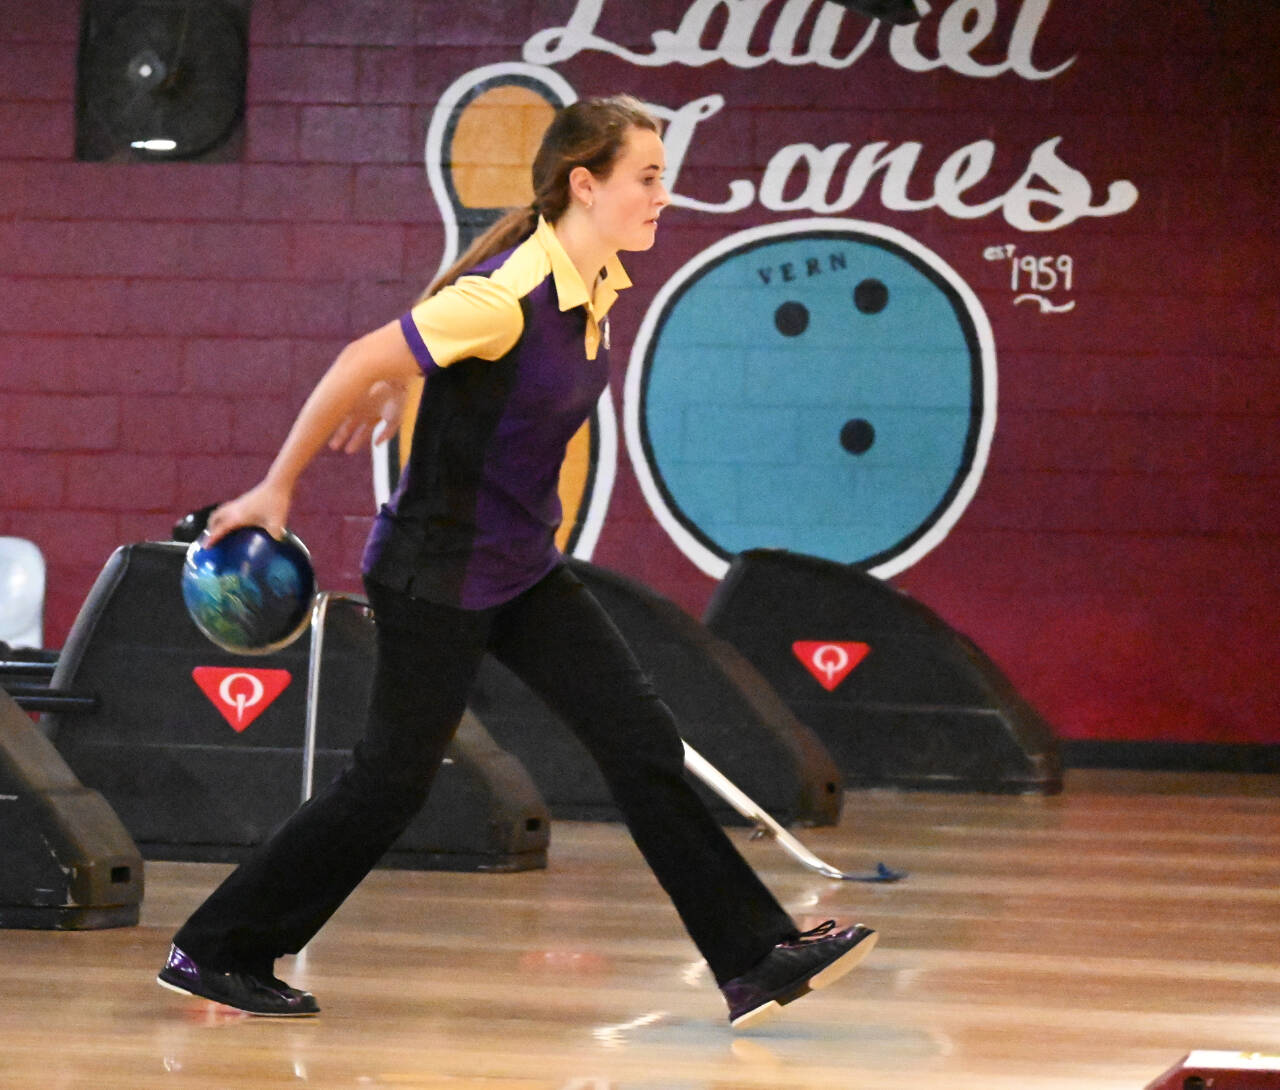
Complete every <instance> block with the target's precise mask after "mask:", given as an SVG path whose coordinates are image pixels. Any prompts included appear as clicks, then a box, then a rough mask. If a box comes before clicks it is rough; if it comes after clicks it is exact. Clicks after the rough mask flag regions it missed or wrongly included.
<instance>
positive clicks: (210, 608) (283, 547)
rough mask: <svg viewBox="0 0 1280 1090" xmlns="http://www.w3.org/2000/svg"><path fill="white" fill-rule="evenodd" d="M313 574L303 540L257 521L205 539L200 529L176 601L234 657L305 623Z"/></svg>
mask: <svg viewBox="0 0 1280 1090" xmlns="http://www.w3.org/2000/svg"><path fill="white" fill-rule="evenodd" d="M315 589H316V578H315V572H314V570H313V569H312V567H311V557H310V554H308V552H307V549H306V546H305V545H303V544H302V542H301V541H300V540H299V539H298V538H297V537H295V536H294V535H293V534H291V533H288V532H287V531H286V533H285V536H284V538H283V539H282V540H280V541H277V540H276V539H275V538H273V537H272V536H271V535H270V534H269V533H267V532H266V531H265V530H263V529H260V528H259V527H257V526H245V527H241V528H240V529H239V530H233V531H232V532H231V533H229V534H227V536H226V537H224V538H221V539H220V540H218V541H216V542H214V543H213V544H212V545H210V544H208V535H207V534H201V535H200V537H199V538H197V539H196V540H195V541H193V542H192V543H191V546H190V548H188V549H187V557H186V561H185V562H184V563H183V565H182V600H183V602H185V603H186V607H187V612H188V613H189V614H190V615H191V619H192V621H194V622H195V625H196V627H197V628H198V629H200V631H201V632H202V633H203V634H204V635H205V636H206V637H208V639H209V640H210V641H211V642H212V643H214V644H216V645H217V646H218V647H221V648H222V649H223V650H224V651H231V652H233V653H234V654H237V655H267V654H270V653H271V652H273V651H279V650H280V649H281V648H284V647H287V646H288V645H289V644H291V643H293V641H294V640H296V639H297V638H298V637H299V636H300V635H302V633H303V631H304V630H305V629H306V627H307V622H308V621H309V620H310V617H311V602H312V599H313V597H314V596H315Z"/></svg>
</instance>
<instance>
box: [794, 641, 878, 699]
mask: <svg viewBox="0 0 1280 1090" xmlns="http://www.w3.org/2000/svg"><path fill="white" fill-rule="evenodd" d="M791 650H792V651H793V652H795V656H796V658H798V659H799V660H800V661H801V662H802V663H804V665H805V669H807V670H808V671H809V673H811V674H812V675H813V676H814V677H815V678H816V679H817V681H818V684H819V685H821V686H822V687H823V688H824V689H826V690H827V692H832V691H834V690H835V688H836V686H838V685H839V684H840V683H841V682H842V681H844V679H845V678H847V677H848V676H849V675H850V674H851V673H852V672H853V668H854V667H855V666H857V665H858V663H860V662H861V661H862V660H863V659H865V658H866V657H867V655H869V654H870V653H871V645H870V644H866V643H849V642H847V641H844V642H842V641H839V640H826V641H824V640H797V641H796V642H795V643H793V644H792V645H791Z"/></svg>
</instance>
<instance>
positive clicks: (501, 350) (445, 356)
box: [400, 276, 524, 374]
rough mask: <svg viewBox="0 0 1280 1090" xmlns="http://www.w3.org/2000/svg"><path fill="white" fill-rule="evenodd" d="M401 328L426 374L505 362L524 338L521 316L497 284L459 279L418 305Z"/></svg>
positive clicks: (480, 278) (509, 293)
mask: <svg viewBox="0 0 1280 1090" xmlns="http://www.w3.org/2000/svg"><path fill="white" fill-rule="evenodd" d="M400 324H401V328H402V329H403V330H404V334H405V339H406V340H408V342H409V347H410V348H411V349H412V350H413V353H414V355H415V356H416V357H417V359H418V363H419V364H420V365H421V366H422V369H423V371H425V372H427V373H428V374H429V373H430V372H431V371H433V370H435V369H436V368H439V367H448V366H449V365H450V364H451V363H456V362H457V361H458V360H463V359H470V358H472V357H478V358H479V359H482V360H496V359H499V358H500V357H502V356H505V355H506V354H507V353H508V352H510V351H511V349H512V347H513V346H514V345H515V343H516V341H518V340H519V339H520V334H521V333H523V332H524V313H523V311H521V309H520V300H519V299H518V298H517V297H516V295H515V293H514V292H513V291H512V290H511V288H510V287H508V286H507V285H506V284H504V283H502V282H501V281H500V280H497V279H494V278H492V277H488V276H462V277H459V278H458V279H457V280H456V281H455V282H454V283H452V284H450V285H449V286H448V287H447V288H442V289H441V290H440V291H438V292H436V294H435V295H433V296H431V298H430V299H424V300H423V301H422V302H421V303H418V304H417V305H416V306H415V307H414V308H413V309H412V310H410V311H409V313H408V314H406V315H405V316H404V318H403V319H401V323H400ZM415 339H416V342H417V343H415Z"/></svg>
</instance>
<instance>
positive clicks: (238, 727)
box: [191, 666, 292, 733]
mask: <svg viewBox="0 0 1280 1090" xmlns="http://www.w3.org/2000/svg"><path fill="white" fill-rule="evenodd" d="M191 676H192V677H193V678H195V680H196V684H197V685H199V686H200V688H201V689H202V690H204V695H205V696H207V697H208V698H209V702H210V703H211V704H212V705H213V706H214V707H215V708H217V709H218V711H220V712H221V713H222V718H223V719H225V720H226V721H227V722H228V723H229V724H230V725H231V729H232V730H234V731H236V732H237V733H239V732H240V731H242V730H244V729H245V727H247V726H248V725H249V724H250V723H252V722H253V721H254V720H255V719H257V718H258V716H260V715H261V714H262V713H263V712H264V711H266V710H267V706H268V705H269V704H270V703H271V702H272V701H273V700H275V698H276V697H278V696H279V695H280V694H281V693H282V692H284V690H285V688H286V686H288V684H289V682H290V680H291V678H292V675H291V674H290V673H289V671H288V670H246V669H245V668H244V667H243V666H197V667H196V668H195V669H194V670H192V671H191Z"/></svg>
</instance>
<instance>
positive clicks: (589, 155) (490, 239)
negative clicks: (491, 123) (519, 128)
mask: <svg viewBox="0 0 1280 1090" xmlns="http://www.w3.org/2000/svg"><path fill="white" fill-rule="evenodd" d="M633 128H636V129H648V130H649V131H650V132H658V131H659V128H658V122H657V120H656V119H655V118H654V116H653V115H652V114H651V113H649V112H648V111H647V110H646V109H645V108H644V106H643V105H642V104H641V103H640V101H639V100H638V99H635V98H632V97H631V96H630V95H612V96H610V97H609V98H588V99H582V100H581V101H579V102H575V103H573V104H572V105H571V106H566V107H565V108H564V109H562V110H559V111H557V113H556V116H555V117H554V118H553V119H552V121H551V124H550V125H549V126H548V127H547V131H546V133H545V134H544V135H543V137H542V145H541V146H540V147H539V148H538V154H537V155H536V156H535V157H534V160H533V192H534V198H533V203H532V204H531V205H527V206H526V207H524V208H513V209H511V211H509V212H507V213H506V215H504V216H503V217H502V218H501V219H500V220H498V222H497V223H495V224H494V225H493V226H492V227H490V228H489V230H487V231H486V232H485V233H484V234H483V235H481V236H480V237H479V238H478V239H476V240H475V242H473V243H472V244H471V245H470V246H468V247H467V250H466V253H464V254H463V255H462V256H461V257H460V258H458V260H457V261H455V262H454V263H453V264H452V265H450V266H449V268H448V269H446V270H445V271H444V272H443V273H441V274H440V276H438V277H436V278H435V280H433V281H432V282H431V284H430V285H429V286H428V288H427V290H426V291H424V292H423V293H422V295H421V296H420V297H419V301H421V300H422V299H427V298H429V297H430V296H432V295H435V293H436V292H438V291H439V290H440V289H441V288H444V287H447V286H448V285H450V284H452V283H453V282H454V281H455V280H457V279H458V277H460V276H462V275H463V274H464V273H466V272H468V271H469V270H471V269H473V268H475V267H476V266H477V265H479V264H480V262H482V261H484V260H485V258H488V257H492V256H493V255H494V254H497V253H501V252H502V251H503V250H507V249H510V248H511V247H513V246H515V245H517V244H518V243H520V242H523V241H524V240H525V239H526V238H528V237H529V236H530V235H531V234H533V231H534V228H535V227H537V225H538V217H539V216H543V217H545V219H546V220H547V222H548V223H555V222H556V221H557V220H558V219H559V218H560V217H561V216H563V215H564V213H565V210H566V209H567V208H568V207H569V175H570V173H571V172H572V171H573V169H574V167H586V168H587V169H588V170H589V171H591V173H592V174H594V175H595V176H596V177H597V178H602V179H603V178H607V177H608V176H609V172H610V171H611V170H612V169H613V165H614V163H615V162H616V161H617V159H618V156H619V155H621V154H622V148H623V145H624V144H625V143H626V139H627V133H628V132H629V131H630V130H631V129H633Z"/></svg>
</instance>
